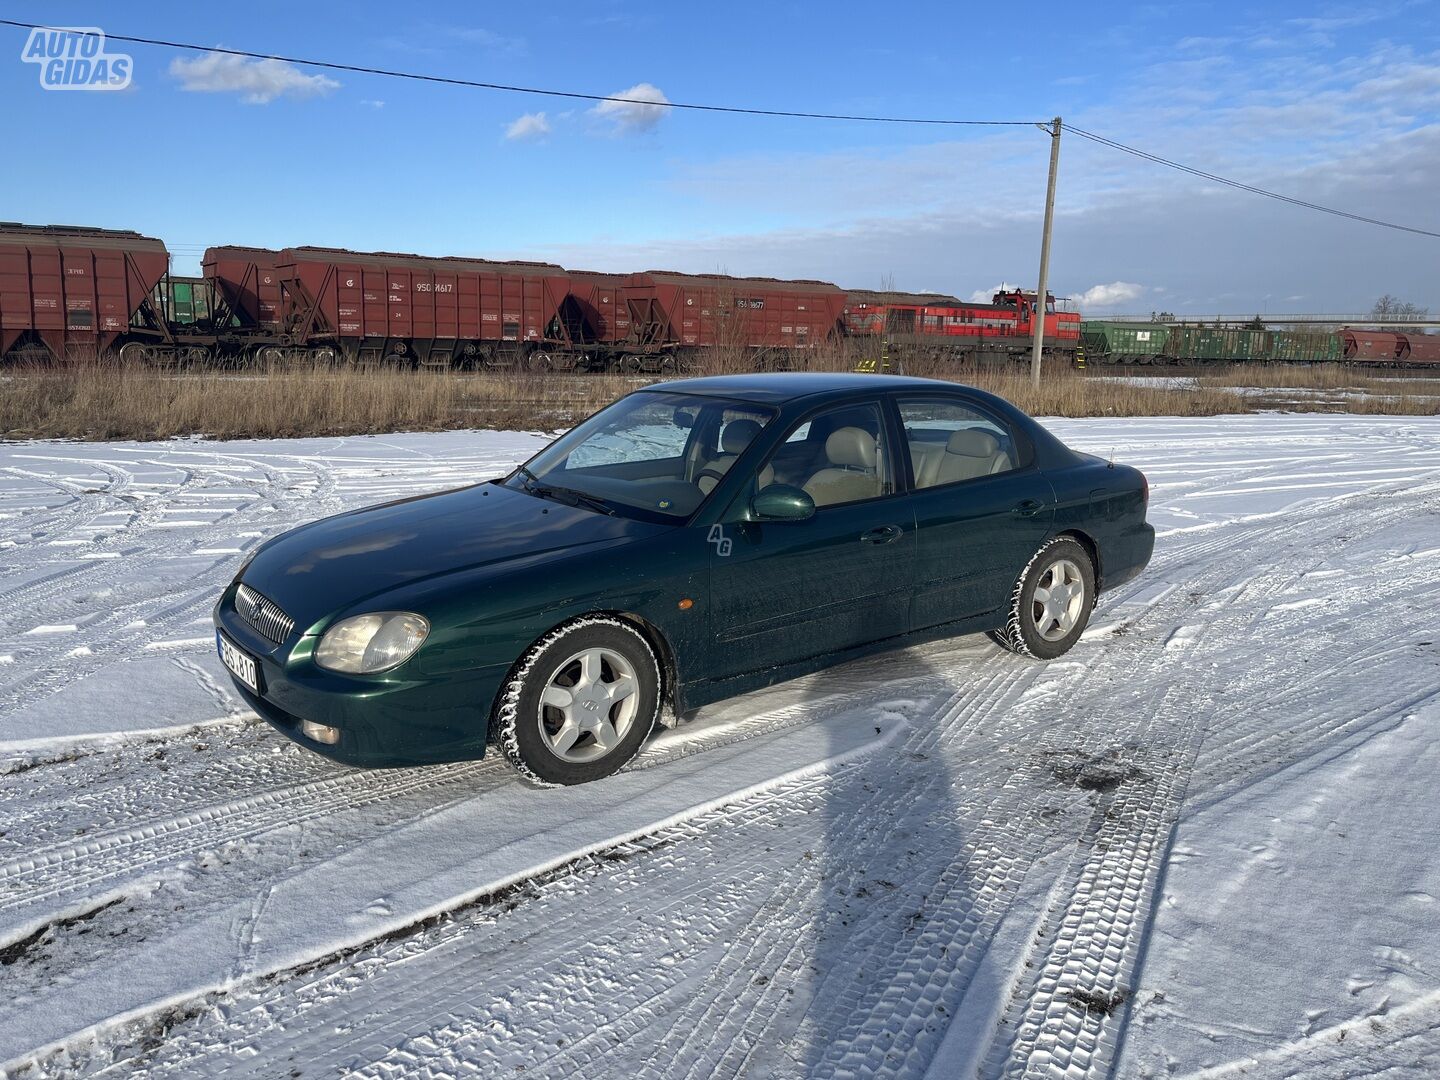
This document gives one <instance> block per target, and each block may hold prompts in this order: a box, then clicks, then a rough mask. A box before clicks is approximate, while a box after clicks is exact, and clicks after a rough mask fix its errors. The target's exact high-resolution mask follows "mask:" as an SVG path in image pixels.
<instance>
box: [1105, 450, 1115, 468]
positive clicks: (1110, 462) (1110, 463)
mask: <svg viewBox="0 0 1440 1080" xmlns="http://www.w3.org/2000/svg"><path fill="white" fill-rule="evenodd" d="M1105 467H1106V468H1107V469H1113V468H1114V467H1115V447H1113V446H1112V447H1111V448H1110V459H1109V460H1108V461H1106V462H1105Z"/></svg>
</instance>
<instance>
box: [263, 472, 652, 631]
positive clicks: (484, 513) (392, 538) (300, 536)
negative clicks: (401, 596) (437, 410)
mask: <svg viewBox="0 0 1440 1080" xmlns="http://www.w3.org/2000/svg"><path fill="white" fill-rule="evenodd" d="M668 528H670V526H665V525H656V524H651V523H648V522H641V521H635V520H633V519H631V518H625V517H620V516H615V517H610V516H608V515H606V514H601V513H597V512H595V511H593V510H586V509H583V508H580V507H572V506H566V505H565V504H563V503H559V502H554V501H552V500H547V499H541V498H538V497H536V496H533V495H528V494H526V493H524V492H521V491H514V490H511V489H509V488H505V487H501V486H499V485H497V484H478V485H476V486H474V487H468V488H461V489H459V490H458V491H445V492H440V493H439V494H435V495H423V496H420V497H418V498H413V499H403V500H401V501H399V502H392V503H385V504H383V505H380V506H371V507H367V508H366V509H363V510H355V511H352V512H350V513H347V514H340V515H338V516H336V517H329V518H323V519H322V520H320V521H315V522H312V523H310V524H309V525H302V526H300V527H299V528H298V529H292V530H291V531H290V532H287V533H283V534H282V535H280V536H278V537H276V538H275V539H274V540H271V541H269V542H268V543H266V544H265V545H264V547H263V548H262V549H261V550H260V551H259V553H258V554H257V555H256V556H255V558H254V560H253V561H252V562H251V563H250V565H249V566H248V567H246V568H245V572H244V574H243V575H242V580H243V581H244V582H245V584H246V585H249V586H250V587H251V588H252V589H255V590H256V591H258V592H260V593H263V594H264V595H265V596H267V597H269V598H270V599H271V600H273V601H274V602H275V603H276V604H278V605H280V607H282V608H283V609H284V610H285V612H286V613H287V614H288V615H289V616H290V617H291V618H293V619H294V620H295V624H296V626H298V627H302V628H308V627H310V626H312V625H314V623H315V622H317V621H318V620H320V619H323V618H325V617H326V616H328V615H331V614H334V613H335V612H337V611H340V610H342V609H345V608H349V607H351V606H353V605H355V604H359V603H362V602H364V601H366V600H368V599H370V598H371V597H378V596H380V595H381V594H383V593H386V592H389V591H390V590H392V589H395V588H398V587H401V586H407V585H414V584H418V583H421V582H424V581H426V580H427V579H430V578H436V577H440V576H443V575H446V574H454V573H457V572H462V571H467V570H475V569H479V568H483V567H491V566H496V565H499V564H504V563H507V562H511V561H517V560H520V559H522V558H523V559H528V558H532V557H534V556H536V555H543V554H546V553H554V552H560V551H570V550H574V549H576V548H581V547H586V546H589V545H593V544H601V543H604V542H606V541H616V540H629V539H639V538H641V537H645V536H651V535H654V534H655V533H658V532H664V531H666V530H667V529H668Z"/></svg>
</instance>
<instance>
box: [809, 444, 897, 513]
mask: <svg viewBox="0 0 1440 1080" xmlns="http://www.w3.org/2000/svg"><path fill="white" fill-rule="evenodd" d="M825 460H826V462H828V464H827V465H826V466H825V468H823V469H820V470H819V471H818V472H816V473H815V474H814V475H813V476H811V477H810V479H809V480H806V481H805V485H804V487H805V493H806V494H807V495H809V496H810V497H811V498H812V499H814V500H815V505H816V506H832V505H834V504H836V503H847V502H855V501H856V500H857V499H873V498H875V497H876V496H877V495H879V494H881V492H880V472H879V464H880V449H879V447H878V446H877V445H876V442H875V436H874V435H871V434H870V433H869V432H867V431H866V430H865V429H864V428H858V427H843V428H836V429H835V430H834V431H832V432H831V433H830V437H829V438H828V439H826V440H825Z"/></svg>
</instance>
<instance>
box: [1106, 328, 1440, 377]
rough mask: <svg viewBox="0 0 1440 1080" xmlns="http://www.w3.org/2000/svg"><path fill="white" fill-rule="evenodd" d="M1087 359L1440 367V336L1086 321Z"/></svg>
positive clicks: (1117, 362) (1347, 330) (1369, 331)
mask: <svg viewBox="0 0 1440 1080" xmlns="http://www.w3.org/2000/svg"><path fill="white" fill-rule="evenodd" d="M1080 338H1081V343H1082V345H1083V348H1084V353H1083V355H1084V357H1085V361H1086V362H1087V363H1100V364H1214V363H1247V362H1269V363H1275V362H1280V363H1285V362H1289V363H1306V364H1325V363H1332V364H1333V363H1353V364H1379V365H1387V366H1401V367H1424V366H1430V365H1440V335H1435V334H1422V333H1413V332H1406V331H1394V332H1392V331H1387V330H1366V329H1352V328H1350V327H1345V328H1343V329H1340V330H1338V331H1334V332H1319V331H1306V330H1266V329H1255V328H1245V329H1242V328H1236V327H1226V326H1202V325H1193V324H1185V323H1173V324H1172V323H1159V322H1110V321H1106V320H1092V321H1086V322H1083V323H1081V324H1080Z"/></svg>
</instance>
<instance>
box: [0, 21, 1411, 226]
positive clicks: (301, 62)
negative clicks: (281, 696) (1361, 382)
mask: <svg viewBox="0 0 1440 1080" xmlns="http://www.w3.org/2000/svg"><path fill="white" fill-rule="evenodd" d="M0 26H13V27H16V28H18V29H21V30H46V31H62V30H64V29H65V28H64V27H57V26H48V25H46V24H44V23H31V22H21V21H18V20H15V19H0ZM105 36H106V38H107V39H109V40H111V41H124V42H128V43H130V44H133V45H153V46H157V47H159V48H165V49H179V50H182V51H186V52H199V53H219V54H222V55H225V56H238V57H242V58H244V59H247V60H278V61H280V62H282V63H286V64H294V65H297V66H299V67H311V68H321V69H323V70H327V71H345V72H351V73H354V74H359V75H379V76H382V77H384V78H388V79H407V80H410V81H412V82H424V83H437V84H440V85H445V86H464V87H470V88H473V89H478V90H498V91H503V92H505V93H511V94H531V95H535V96H538V97H554V98H566V99H569V100H573V101H594V102H615V103H617V104H622V105H648V106H651V107H653V108H664V109H685V110H689V111H691V112H708V113H730V114H736V115H741V116H771V117H791V118H794V119H800V120H849V121H860V122H864V123H872V124H911V125H931V126H942V127H1031V126H1039V127H1042V128H1048V126H1049V125H1048V124H1044V123H1038V124H1037V122H1036V121H1033V120H950V119H944V118H940V117H918V116H868V115H862V114H852V113H822V112H801V111H797V110H791V109H751V108H745V107H742V106H737V105H702V104H698V103H695V102H683V101H666V102H659V101H651V100H649V99H647V98H632V97H622V96H620V95H617V94H586V93H581V92H579V91H575V90H549V89H544V88H541V87H534V86H510V85H507V84H505V83H491V82H481V81H479V80H476V79H459V78H453V77H450V76H446V75H427V74H424V73H421V72H414V71H397V70H393V69H389V68H378V67H367V66H365V65H361V64H342V63H337V62H334V61H329V60H307V59H304V58H302V57H295V56H279V55H276V54H272V53H259V52H251V51H249V50H246V49H228V48H224V47H221V46H208V45H195V44H192V43H190V42H184V41H167V40H165V39H163V38H146V37H137V36H134V35H127V34H110V33H107V34H106V35H105ZM1068 130H1069V131H1071V132H1073V133H1074V134H1076V135H1078V136H1080V137H1081V138H1082V139H1088V140H1090V141H1091V142H1094V143H1097V144H1099V145H1101V146H1106V147H1109V148H1110V149H1112V150H1118V151H1120V152H1121V153H1125V154H1130V155H1133V156H1134V157H1138V158H1142V159H1143V160H1145V161H1150V162H1153V163H1155V164H1157V165H1163V166H1165V167H1166V168H1170V169H1177V170H1179V171H1180V172H1184V173H1189V174H1190V175H1191V176H1197V177H1200V178H1201V179H1204V180H1209V181H1210V182H1211V183H1215V184H1222V185H1224V186H1226V187H1231V188H1235V189H1236V190H1237V191H1246V192H1249V193H1250V194H1252V195H1263V196H1264V197H1265V198H1267V199H1276V200H1278V201H1280V202H1284V203H1289V204H1290V205H1291V206H1298V207H1301V208H1303V209H1306V210H1315V211H1318V212H1320V213H1322V214H1331V215H1333V216H1335V217H1340V218H1346V219H1348V220H1350V221H1358V222H1361V223H1363V224H1366V225H1378V226H1380V227H1381V228H1385V229H1395V230H1397V231H1399V232H1407V233H1412V234H1414V235H1417V236H1430V237H1434V238H1436V239H1440V232H1432V231H1431V230H1429V229H1420V228H1416V227H1414V226H1411V225H1400V224H1397V223H1396V222H1393V221H1382V220H1380V219H1379V218H1372V217H1366V216H1365V215H1363V214H1352V213H1350V212H1349V211H1347V210H1339V209H1336V208H1335V207H1331V206H1322V205H1321V204H1319V203H1312V202H1309V201H1307V200H1305V199H1298V198H1295V197H1294V196H1291V195H1283V194H1281V193H1280V192H1277V191H1268V190H1266V189H1265V188H1261V187H1255V186H1254V185H1252V184H1246V183H1242V182H1241V181H1239V180H1231V179H1229V178H1228V177H1224V176H1218V175H1216V174H1215V173H1211V172H1206V171H1205V170H1203V169H1197V168H1195V167H1193V166H1190V165H1185V164H1182V163H1181V162H1178V161H1172V160H1170V159H1169V158H1165V157H1161V156H1160V155H1159V154H1152V153H1150V152H1149V151H1147V150H1141V149H1139V148H1137V147H1134V146H1127V145H1126V144H1125V143H1122V142H1117V141H1115V140H1114V139H1110V138H1107V137H1105V136H1104V135H1097V134H1096V133H1095V132H1093V131H1086V130H1085V129H1084V128H1079V127H1070V128H1068Z"/></svg>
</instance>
